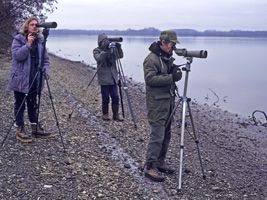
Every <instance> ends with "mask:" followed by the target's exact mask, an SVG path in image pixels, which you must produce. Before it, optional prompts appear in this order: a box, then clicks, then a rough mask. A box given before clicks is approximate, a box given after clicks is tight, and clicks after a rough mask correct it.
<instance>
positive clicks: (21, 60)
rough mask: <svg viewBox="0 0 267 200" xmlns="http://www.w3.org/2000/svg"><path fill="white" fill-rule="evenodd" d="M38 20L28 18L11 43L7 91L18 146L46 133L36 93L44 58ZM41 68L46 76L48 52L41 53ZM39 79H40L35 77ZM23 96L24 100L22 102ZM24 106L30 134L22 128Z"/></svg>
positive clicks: (42, 38) (47, 134)
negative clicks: (11, 95) (11, 101)
mask: <svg viewBox="0 0 267 200" xmlns="http://www.w3.org/2000/svg"><path fill="white" fill-rule="evenodd" d="M37 24H38V19H37V18H36V17H30V18H29V19H27V20H26V21H25V22H24V24H23V25H22V27H21V29H20V31H19V32H17V33H14V34H13V42H12V49H11V51H12V68H11V75H10V80H9V84H8V88H9V89H10V90H13V91H14V98H15V106H14V113H15V127H16V128H17V132H16V138H17V140H18V141H20V142H24V143H29V142H32V141H33V139H32V136H36V137H45V136H49V135H50V133H46V132H45V131H44V129H43V128H42V127H41V125H40V123H38V121H37V90H38V88H39V87H42V86H43V83H41V84H40V83H39V82H40V81H39V80H40V73H37V72H38V70H39V69H40V67H42V66H41V59H42V54H43V51H44V49H43V42H44V37H43V35H42V34H41V33H40V30H39V28H38V27H37ZM43 59H44V62H43V68H44V69H45V70H44V72H45V73H46V74H47V73H48V69H49V58H48V54H47V51H46V50H45V53H44V58H43ZM38 75H39V76H38ZM25 96H26V100H25V101H24V102H23V100H24V98H25ZM25 102H26V103H27V110H28V117H29V121H30V125H31V129H32V132H31V133H28V132H26V131H25V128H24V110H25Z"/></svg>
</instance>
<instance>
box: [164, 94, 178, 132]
mask: <svg viewBox="0 0 267 200" xmlns="http://www.w3.org/2000/svg"><path fill="white" fill-rule="evenodd" d="M181 101H182V99H181V98H180V99H179V101H178V102H177V104H176V105H175V107H174V108H173V109H172V112H171V114H170V116H169V118H168V120H167V122H166V127H168V125H169V124H170V122H171V120H172V117H173V115H174V114H175V111H176V110H177V108H178V106H179V105H180V103H181Z"/></svg>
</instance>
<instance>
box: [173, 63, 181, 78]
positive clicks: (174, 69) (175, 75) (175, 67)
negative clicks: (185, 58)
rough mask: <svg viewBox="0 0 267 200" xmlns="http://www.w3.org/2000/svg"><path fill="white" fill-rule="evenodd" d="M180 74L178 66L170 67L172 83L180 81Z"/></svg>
mask: <svg viewBox="0 0 267 200" xmlns="http://www.w3.org/2000/svg"><path fill="white" fill-rule="evenodd" d="M181 78H182V72H181V70H180V68H179V66H178V65H175V64H173V66H172V79H173V81H174V82H176V81H179V80H181Z"/></svg>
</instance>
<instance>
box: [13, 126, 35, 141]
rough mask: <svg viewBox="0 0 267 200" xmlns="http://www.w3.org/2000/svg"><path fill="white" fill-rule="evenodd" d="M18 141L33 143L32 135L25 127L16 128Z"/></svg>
mask: <svg viewBox="0 0 267 200" xmlns="http://www.w3.org/2000/svg"><path fill="white" fill-rule="evenodd" d="M16 129H17V131H16V139H17V140H18V141H20V142H22V143H31V142H32V135H31V134H29V133H26V131H25V129H24V126H16Z"/></svg>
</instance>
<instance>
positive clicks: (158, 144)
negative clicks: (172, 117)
mask: <svg viewBox="0 0 267 200" xmlns="http://www.w3.org/2000/svg"><path fill="white" fill-rule="evenodd" d="M170 129H171V123H170V124H169V125H168V126H167V127H165V126H151V125H150V139H149V143H148V148H147V154H146V163H147V166H148V168H151V167H152V168H155V167H157V166H158V165H160V164H163V163H164V162H165V158H166V154H167V151H168V147H169V143H170V139H171V130H170Z"/></svg>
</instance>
